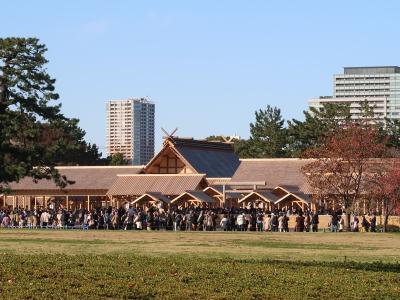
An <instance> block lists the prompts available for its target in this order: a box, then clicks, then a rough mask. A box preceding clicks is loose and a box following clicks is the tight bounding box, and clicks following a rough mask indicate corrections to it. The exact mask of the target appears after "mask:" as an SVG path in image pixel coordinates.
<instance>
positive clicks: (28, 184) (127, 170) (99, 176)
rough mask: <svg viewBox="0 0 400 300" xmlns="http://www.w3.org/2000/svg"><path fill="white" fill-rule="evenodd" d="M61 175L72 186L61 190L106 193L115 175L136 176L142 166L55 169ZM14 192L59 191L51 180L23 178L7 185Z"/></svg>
mask: <svg viewBox="0 0 400 300" xmlns="http://www.w3.org/2000/svg"><path fill="white" fill-rule="evenodd" d="M56 169H57V170H58V171H59V172H60V174H61V175H65V176H66V177H67V179H68V180H71V181H74V182H75V183H74V184H69V185H67V186H66V187H65V188H64V189H63V190H64V191H68V190H105V191H107V190H108V189H109V188H110V187H111V185H112V184H113V182H114V181H115V179H116V178H117V174H138V173H140V172H141V171H142V170H143V167H142V166H68V167H56ZM9 186H10V189H11V190H12V191H14V192H17V191H20V190H30V191H35V190H49V191H51V190H53V191H54V190H60V188H59V187H57V186H56V185H55V183H54V182H53V181H52V180H47V179H42V180H39V181H38V182H37V183H35V182H34V181H33V180H32V178H30V177H25V178H23V179H21V180H20V181H19V182H12V183H10V184H9Z"/></svg>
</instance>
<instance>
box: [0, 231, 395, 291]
mask: <svg viewBox="0 0 400 300" xmlns="http://www.w3.org/2000/svg"><path fill="white" fill-rule="evenodd" d="M399 249H400V234H395V233H393V234H382V233H356V234H355V233H322V232H320V233H256V232H247V233H239V232H227V233H224V232H178V233H175V232H138V231H129V232H127V231H61V230H19V229H13V230H0V299H77V298H85V299H106V298H108V299H182V298H186V299H322V298H325V299H333V298H334V299H360V298H363V299H396V298H398V295H399V294H400V265H399V261H400V251H399Z"/></svg>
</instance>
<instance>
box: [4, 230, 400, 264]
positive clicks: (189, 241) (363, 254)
mask: <svg viewBox="0 0 400 300" xmlns="http://www.w3.org/2000/svg"><path fill="white" fill-rule="evenodd" d="M399 249H400V234H397V233H392V234H382V233H322V232H319V233H294V232H292V233H256V232H244V233H239V232H178V233H176V232H165V231H163V232H146V231H144V232H143V231H94V230H92V231H64V230H19V229H14V230H0V251H1V252H3V253H6V252H12V253H18V254H43V253H57V254H64V255H72V254H97V255H99V254H111V255H113V254H141V255H154V256H159V255H171V254H190V255H196V256H205V257H232V258H238V259H243V258H252V259H266V258H268V259H280V260H302V261H309V260H312V261H315V260H317V261H344V260H346V259H347V260H352V261H357V262H372V261H383V262H398V261H400V250H399Z"/></svg>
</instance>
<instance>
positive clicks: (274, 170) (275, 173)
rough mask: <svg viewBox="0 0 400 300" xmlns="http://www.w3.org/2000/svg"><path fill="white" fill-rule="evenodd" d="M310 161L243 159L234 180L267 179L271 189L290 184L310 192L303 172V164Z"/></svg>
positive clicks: (268, 186)
mask: <svg viewBox="0 0 400 300" xmlns="http://www.w3.org/2000/svg"><path fill="white" fill-rule="evenodd" d="M309 162H310V161H309V160H307V159H299V158H271V159H241V160H240V166H239V168H238V169H237V170H236V172H235V174H234V175H233V177H232V182H234V181H238V182H240V181H265V182H266V187H267V188H269V189H273V188H275V187H277V186H287V185H290V186H294V187H296V188H297V189H298V191H301V192H304V193H309V190H310V188H309V186H308V183H307V178H306V177H305V176H304V174H303V173H302V172H301V168H302V166H304V165H305V164H307V163H309Z"/></svg>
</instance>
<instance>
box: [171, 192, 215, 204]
mask: <svg viewBox="0 0 400 300" xmlns="http://www.w3.org/2000/svg"><path fill="white" fill-rule="evenodd" d="M183 198H189V199H192V200H195V201H199V202H202V203H214V202H215V200H214V199H213V198H211V197H210V196H208V195H207V194H206V193H204V192H202V191H186V192H184V193H182V194H181V195H179V196H177V197H176V198H174V199H173V200H172V201H171V204H174V203H176V202H178V201H179V200H181V199H183Z"/></svg>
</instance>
